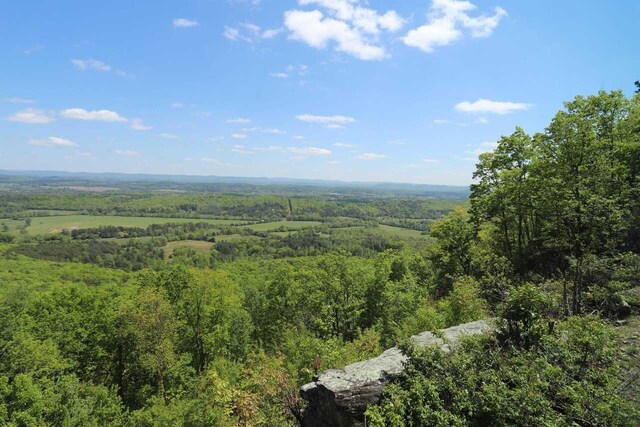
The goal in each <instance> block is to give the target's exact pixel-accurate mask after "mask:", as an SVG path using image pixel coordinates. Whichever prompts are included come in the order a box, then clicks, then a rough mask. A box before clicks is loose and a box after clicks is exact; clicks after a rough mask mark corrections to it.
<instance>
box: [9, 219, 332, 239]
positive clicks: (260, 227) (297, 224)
mask: <svg viewBox="0 0 640 427" xmlns="http://www.w3.org/2000/svg"><path fill="white" fill-rule="evenodd" d="M0 222H5V223H6V224H7V225H8V226H9V228H10V232H16V231H17V226H19V225H22V224H24V222H23V221H14V220H2V221H0ZM187 222H206V223H209V224H214V225H233V224H238V223H242V222H243V221H242V220H234V219H193V218H164V217H163V218H161V217H126V216H94V215H63V216H50V217H38V218H32V222H31V226H29V227H27V231H28V233H29V234H51V233H60V232H62V231H63V230H65V229H66V230H74V229H82V228H94V227H100V226H109V225H110V226H122V227H142V228H144V227H148V226H149V225H151V224H167V223H187ZM319 224H320V223H319V222H315V221H278V222H273V223H261V224H255V225H250V226H246V227H247V228H252V229H254V230H256V231H269V230H275V229H277V228H279V227H281V226H285V227H291V228H297V229H302V228H307V227H313V226H316V225H319Z"/></svg>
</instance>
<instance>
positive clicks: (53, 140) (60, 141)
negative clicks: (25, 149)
mask: <svg viewBox="0 0 640 427" xmlns="http://www.w3.org/2000/svg"><path fill="white" fill-rule="evenodd" d="M29 144H31V145H38V146H41V147H77V146H78V144H76V143H75V142H73V141H69V140H68V139H64V138H58V137H55V136H50V137H48V138H45V139H32V140H30V141H29Z"/></svg>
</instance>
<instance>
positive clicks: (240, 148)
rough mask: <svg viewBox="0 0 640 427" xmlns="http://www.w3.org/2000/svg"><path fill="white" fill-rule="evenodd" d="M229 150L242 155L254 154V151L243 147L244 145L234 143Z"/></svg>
mask: <svg viewBox="0 0 640 427" xmlns="http://www.w3.org/2000/svg"><path fill="white" fill-rule="evenodd" d="M231 151H232V152H233V153H236V154H242V155H253V154H256V152H255V151H254V150H252V149H250V148H247V147H245V146H244V145H234V146H233V147H231Z"/></svg>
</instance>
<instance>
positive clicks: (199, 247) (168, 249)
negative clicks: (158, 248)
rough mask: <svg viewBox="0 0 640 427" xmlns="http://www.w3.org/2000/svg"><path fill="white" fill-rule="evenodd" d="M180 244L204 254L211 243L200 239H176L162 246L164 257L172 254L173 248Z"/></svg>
mask: <svg viewBox="0 0 640 427" xmlns="http://www.w3.org/2000/svg"><path fill="white" fill-rule="evenodd" d="M180 246H188V247H190V248H193V249H195V251H196V252H197V253H199V254H206V253H208V252H209V251H210V250H211V247H212V246H213V243H211V242H203V241H200V240H178V241H176V242H169V243H168V244H167V245H166V246H163V247H162V250H163V251H164V256H165V258H169V257H170V256H171V255H172V254H173V251H174V249H175V248H178V247H180Z"/></svg>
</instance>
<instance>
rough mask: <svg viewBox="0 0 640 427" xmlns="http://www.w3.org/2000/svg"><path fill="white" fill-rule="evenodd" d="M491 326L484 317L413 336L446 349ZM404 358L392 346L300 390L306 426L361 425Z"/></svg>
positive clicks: (414, 339)
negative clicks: (437, 332)
mask: <svg viewBox="0 0 640 427" xmlns="http://www.w3.org/2000/svg"><path fill="white" fill-rule="evenodd" d="M491 329H493V327H492V325H491V324H490V323H489V322H488V321H486V320H478V321H475V322H471V323H465V324H463V325H458V326H454V327H451V328H447V329H443V330H442V331H440V333H439V334H438V336H441V337H443V338H444V339H442V338H439V337H438V336H436V335H434V334H433V333H431V332H423V333H421V334H419V335H414V336H413V337H411V340H412V341H413V342H414V343H416V344H417V345H419V346H428V345H437V346H438V347H440V348H441V349H442V350H443V351H445V352H449V351H451V350H452V349H453V348H454V347H455V344H456V343H457V342H458V341H459V339H460V337H462V336H465V335H477V334H482V333H485V332H487V331H489V330H491ZM406 362H407V357H406V356H404V355H403V354H402V352H401V351H400V349H399V348H397V347H393V348H390V349H389V350H387V351H385V352H384V353H382V354H381V355H380V356H378V357H376V358H373V359H370V360H365V361H363V362H357V363H353V364H351V365H348V366H346V367H345V368H343V369H329V370H328V371H325V372H324V373H322V374H321V375H320V376H318V377H317V378H316V379H315V381H314V382H312V383H309V384H306V385H304V386H303V387H302V389H301V395H302V397H303V399H305V400H306V401H307V403H308V406H307V409H306V410H305V412H304V423H303V424H304V426H305V427H351V426H353V427H360V426H364V413H365V411H366V410H367V407H368V406H369V405H374V404H377V403H378V402H379V401H380V398H381V397H382V390H383V389H384V386H385V385H386V384H387V383H388V382H389V381H390V380H391V379H393V378H394V377H396V376H397V375H399V374H400V373H401V372H402V371H403V370H404V366H405V363H406Z"/></svg>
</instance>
